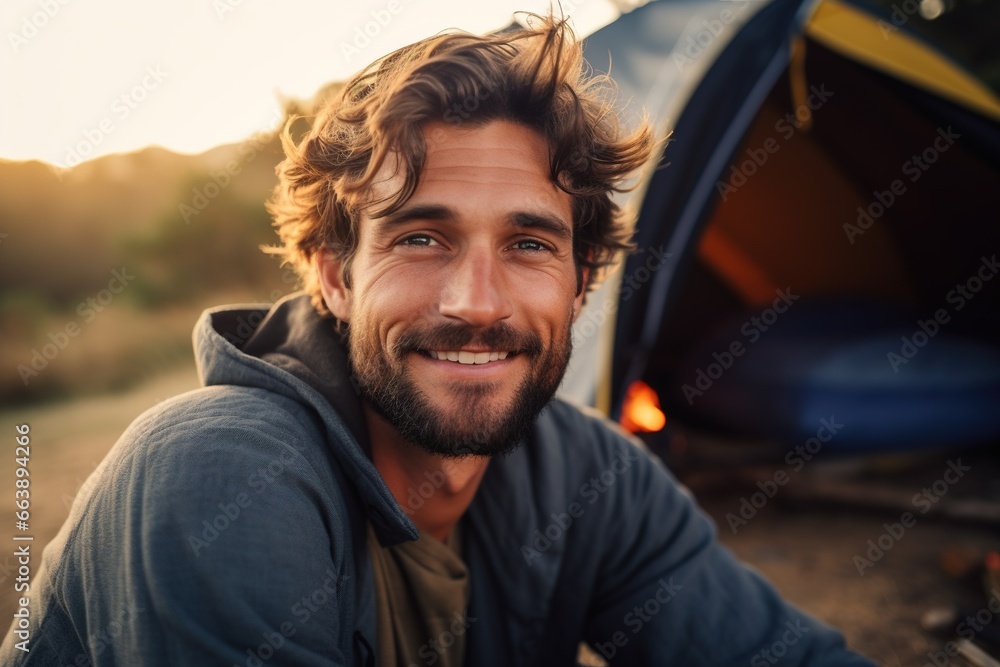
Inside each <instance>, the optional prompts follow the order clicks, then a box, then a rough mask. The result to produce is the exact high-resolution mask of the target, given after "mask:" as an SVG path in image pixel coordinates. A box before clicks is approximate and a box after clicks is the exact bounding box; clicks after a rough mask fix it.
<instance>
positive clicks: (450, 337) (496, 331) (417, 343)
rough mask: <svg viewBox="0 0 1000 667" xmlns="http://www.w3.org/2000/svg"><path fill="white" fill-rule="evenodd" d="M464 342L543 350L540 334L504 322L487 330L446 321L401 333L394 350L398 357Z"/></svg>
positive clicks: (453, 347)
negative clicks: (426, 327) (521, 329)
mask: <svg viewBox="0 0 1000 667" xmlns="http://www.w3.org/2000/svg"><path fill="white" fill-rule="evenodd" d="M467 345H473V346H476V347H486V348H489V349H492V350H508V351H510V352H517V353H519V354H527V355H529V356H538V355H539V354H541V353H542V350H543V346H542V340H541V337H539V336H538V334H536V333H534V332H530V331H518V330H517V329H515V328H514V327H513V326H511V325H510V324H508V323H506V322H497V323H496V324H493V325H491V326H489V327H488V328H486V329H481V328H479V327H472V326H469V325H467V324H461V323H459V322H449V323H446V324H441V325H438V326H435V327H433V328H430V329H411V330H409V331H406V332H405V333H403V334H402V335H401V336H400V337H399V339H398V340H397V341H396V344H395V345H394V346H393V352H394V353H395V355H396V356H397V357H401V356H403V355H405V354H408V353H410V352H425V351H427V350H457V349H459V348H462V347H465V346H467Z"/></svg>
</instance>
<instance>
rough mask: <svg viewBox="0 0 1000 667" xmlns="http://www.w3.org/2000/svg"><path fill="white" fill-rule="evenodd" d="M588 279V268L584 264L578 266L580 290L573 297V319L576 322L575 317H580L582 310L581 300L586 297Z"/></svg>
mask: <svg viewBox="0 0 1000 667" xmlns="http://www.w3.org/2000/svg"><path fill="white" fill-rule="evenodd" d="M589 279H590V269H589V268H588V267H586V266H581V267H580V292H579V294H577V295H576V298H575V299H573V321H574V322H576V318H578V317H580V312H581V311H582V310H583V302H584V299H586V297H587V281H588V280H589Z"/></svg>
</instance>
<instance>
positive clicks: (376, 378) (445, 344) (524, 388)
mask: <svg viewBox="0 0 1000 667" xmlns="http://www.w3.org/2000/svg"><path fill="white" fill-rule="evenodd" d="M571 322H572V318H568V319H567V323H566V325H565V327H564V330H563V331H561V332H559V334H558V335H557V336H556V338H555V339H554V340H553V343H552V345H551V347H549V348H548V349H545V347H544V346H543V344H542V341H541V338H540V337H539V336H538V335H537V334H535V333H533V332H518V331H516V330H515V329H514V328H513V327H512V326H511V325H509V324H507V323H505V322H499V323H497V324H495V325H493V326H491V327H489V328H488V329H485V330H482V331H480V332H478V333H477V332H476V331H475V330H474V329H473V328H472V327H469V326H467V325H464V324H459V323H448V324H443V325H440V326H438V327H434V328H433V329H426V330H411V331H407V332H405V333H404V334H403V335H402V336H401V337H400V339H399V340H398V341H397V342H396V344H395V345H394V346H393V347H392V349H391V350H386V349H385V348H384V347H383V346H382V344H381V342H380V341H379V340H378V334H377V331H376V330H375V328H374V327H364V326H349V327H348V347H349V350H350V359H351V366H352V367H353V370H354V374H355V378H356V380H357V386H358V390H359V392H360V394H361V397H362V398H363V399H364V400H366V401H367V402H368V404H369V405H370V406H371V407H372V408H373V409H374V410H375V411H376V412H378V413H379V414H380V415H381V416H382V417H383V418H384V419H385V420H386V421H388V422H389V423H390V424H391V425H392V426H393V427H394V428H395V429H396V430H397V431H398V432H399V434H400V435H401V436H402V437H403V438H404V439H405V440H407V441H408V442H410V443H413V444H415V445H417V446H419V447H420V448H422V449H423V450H424V451H426V452H429V453H431V454H436V455H440V456H446V457H452V458H462V457H466V456H487V457H493V456H502V455H505V454H508V453H510V452H512V451H514V450H515V449H517V447H518V446H520V445H521V444H522V443H523V442H524V441H525V439H526V438H527V436H528V434H529V432H530V430H531V426H532V424H534V422H535V419H536V418H537V417H538V414H539V413H540V412H541V411H542V410H543V409H544V408H545V406H546V405H548V403H549V401H551V400H552V397H553V396H554V395H555V393H556V390H557V389H558V388H559V383H560V382H562V378H563V375H564V374H565V372H566V367H567V365H568V364H569V358H570V354H571V352H572V346H573V343H572V336H571ZM467 345H475V346H477V347H485V348H488V349H492V350H509V351H510V352H512V353H515V354H516V356H523V357H525V360H526V361H527V365H528V368H529V371H528V373H527V374H526V375H525V377H524V379H523V380H522V381H521V383H520V384H519V385H518V387H517V388H516V390H515V392H514V396H513V398H512V399H511V400H510V401H509V404H508V405H506V406H505V405H498V404H497V400H496V397H497V393H498V392H499V391H500V389H501V383H500V382H497V381H482V382H477V381H468V380H467V381H455V382H453V383H451V384H450V386H447V387H446V388H447V389H448V392H447V393H448V394H449V395H450V396H451V397H452V398H451V399H450V400H451V405H450V406H448V407H447V408H439V407H436V406H434V405H432V403H431V401H430V400H429V398H428V397H427V395H426V394H425V393H424V392H422V391H421V390H420V389H419V387H418V386H417V382H416V379H415V378H414V377H413V371H412V366H410V365H409V364H407V357H408V356H409V355H410V354H413V353H416V354H421V355H426V354H427V351H428V350H458V349H460V348H462V347H465V346H467ZM512 356H514V355H513V354H512V355H509V356H508V359H509V358H511V357H512ZM452 363H453V362H452Z"/></svg>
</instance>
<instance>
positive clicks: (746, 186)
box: [643, 38, 1000, 449]
mask: <svg viewBox="0 0 1000 667" xmlns="http://www.w3.org/2000/svg"><path fill="white" fill-rule="evenodd" d="M678 140H683V137H679V138H678ZM668 155H669V148H668ZM998 176H1000V126H998V123H997V122H995V121H994V120H991V119H989V118H987V117H986V116H984V115H981V114H980V113H979V112H978V111H977V110H973V109H970V108H969V106H968V105H966V104H962V103H957V102H954V101H949V100H946V99H944V98H942V97H939V96H937V95H935V94H932V93H930V92H927V91H926V90H924V89H923V88H917V87H915V86H913V85H910V84H908V83H905V82H904V81H902V80H900V79H899V78H896V77H895V76H893V75H891V74H887V73H884V72H883V71H878V70H876V69H873V68H871V67H868V66H866V65H863V64H860V63H858V62H855V61H854V60H852V59H851V58H848V57H845V56H844V55H841V54H840V53H838V52H835V51H833V50H831V49H829V48H827V47H826V46H824V45H823V44H821V43H820V42H817V41H816V40H814V39H808V38H803V40H802V42H801V43H800V44H798V48H797V49H796V57H793V58H792V61H791V64H790V66H789V68H788V69H787V70H786V71H785V73H784V74H783V75H782V76H781V77H780V78H779V80H778V82H777V83H776V84H775V86H774V87H773V89H772V90H771V91H770V94H769V96H768V98H767V100H766V102H765V103H764V104H763V105H762V107H761V108H760V110H759V112H758V114H757V116H756V118H755V120H754V122H753V124H752V127H751V129H750V131H749V132H748V134H747V136H746V137H745V139H744V141H743V144H742V145H741V147H740V149H739V150H738V151H737V152H736V154H735V155H734V156H733V157H732V159H731V161H730V163H729V165H728V166H727V168H726V169H725V172H724V173H723V174H721V175H720V176H719V179H718V182H717V183H716V190H717V195H718V196H717V200H716V206H715V208H714V210H713V211H712V213H711V214H710V216H709V219H708V221H707V223H706V224H705V225H704V227H703V229H702V232H701V235H700V238H699V240H698V241H697V244H696V247H697V257H696V259H695V260H694V261H693V262H692V268H691V269H690V270H689V271H688V272H687V275H685V276H679V277H678V279H679V280H681V281H682V287H681V292H680V297H679V298H678V299H677V301H676V303H675V306H674V307H673V309H672V311H671V312H669V313H668V314H667V316H666V317H665V320H664V324H663V326H662V328H661V333H660V337H659V339H658V343H657V346H656V349H655V352H654V354H653V355H652V356H651V358H650V364H649V367H648V368H647V371H646V373H645V376H644V378H643V379H644V380H645V382H647V383H648V384H649V385H650V386H651V387H653V389H654V390H655V391H656V393H657V394H658V395H659V397H660V399H661V400H662V402H663V405H664V410H665V412H666V413H667V415H668V416H669V417H670V418H677V419H679V420H680V421H681V422H683V423H685V424H690V425H692V426H695V427H698V428H704V429H709V430H713V431H721V432H730V433H736V434H739V435H742V436H751V437H768V438H777V439H780V440H783V441H786V442H792V443H794V442H797V441H798V442H801V439H804V438H806V437H809V436H810V435H813V434H814V433H815V432H816V430H817V427H818V426H819V425H820V420H821V419H828V418H830V417H831V416H833V417H836V418H837V419H838V420H841V421H842V423H843V424H844V427H843V431H842V433H841V434H838V440H839V444H840V446H841V448H843V449H852V448H860V449H871V448H890V449H896V448H907V447H913V446H926V445H947V444H957V443H963V442H981V441H984V440H989V439H992V438H997V437H1000V427H998V426H997V424H996V423H995V422H996V420H994V419H992V417H991V414H992V412H993V411H994V410H995V408H996V406H997V405H1000V275H998V273H1000V265H997V263H996V261H997V257H998V254H1000V226H998V225H997V221H998V210H1000V206H998V204H1000V178H998ZM991 421H992V422H994V423H990V422H991Z"/></svg>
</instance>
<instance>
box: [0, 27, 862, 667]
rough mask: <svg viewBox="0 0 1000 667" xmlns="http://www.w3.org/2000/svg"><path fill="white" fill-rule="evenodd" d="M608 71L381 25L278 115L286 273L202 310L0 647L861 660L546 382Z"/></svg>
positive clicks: (9, 652) (18, 655)
mask: <svg viewBox="0 0 1000 667" xmlns="http://www.w3.org/2000/svg"><path fill="white" fill-rule="evenodd" d="M609 91H610V88H609V87H608V86H607V82H606V81H603V80H601V79H587V78H585V77H584V75H583V66H582V62H581V54H580V47H579V45H578V44H577V43H575V42H574V41H573V38H572V35H571V34H570V33H569V31H568V29H567V28H566V27H565V25H564V24H563V23H560V22H558V21H554V20H551V19H549V20H540V21H539V25H538V26H537V27H535V28H533V29H530V30H524V31H521V32H516V33H504V34H501V35H496V36H490V37H475V36H471V35H466V34H443V35H438V36H435V37H433V38H430V39H428V40H425V41H423V42H420V43H417V44H415V45H412V46H410V47H407V48H405V49H402V50H401V51H398V52H396V53H394V54H391V55H390V56H387V57H386V58H384V59H382V60H380V61H378V62H376V63H374V64H373V65H372V66H371V67H370V68H368V69H367V70H366V71H364V72H363V73H361V74H360V75H359V76H358V77H356V78H355V79H354V80H352V81H351V82H349V83H348V84H347V85H346V86H345V88H344V89H343V91H342V92H341V93H340V94H339V96H338V97H337V98H336V99H334V100H333V101H332V102H331V103H330V104H329V105H328V107H327V108H326V109H324V110H323V112H322V113H321V114H320V115H319V117H318V118H316V119H315V121H314V122H313V125H312V128H311V130H310V131H309V132H308V134H307V135H306V136H305V137H303V138H301V140H298V141H295V140H293V139H292V138H291V137H290V136H288V135H286V137H285V148H286V152H287V158H286V159H285V161H284V162H283V163H282V165H281V167H280V169H279V177H280V179H279V185H278V188H277V190H276V192H275V195H274V198H273V199H272V201H271V211H272V212H273V214H274V217H275V224H276V226H277V229H278V232H279V235H280V237H281V239H282V242H283V243H282V245H281V246H280V247H279V248H278V249H277V252H279V253H281V254H282V255H283V257H284V259H285V260H286V261H287V262H289V263H290V264H292V265H293V266H294V267H295V268H296V269H297V270H298V272H299V275H300V277H301V278H302V282H303V285H304V292H303V293H300V294H295V295H291V296H290V297H288V298H286V299H284V300H282V301H281V302H279V303H277V304H275V305H274V306H273V307H271V308H270V309H266V308H263V309H262V308H255V307H227V308H218V309H214V310H211V311H209V312H207V313H206V314H205V315H204V316H203V318H202V319H201V321H200V322H199V324H198V327H197V329H196V332H195V344H196V349H197V355H198V363H199V371H200V373H201V376H202V379H203V381H204V384H205V387H204V388H202V389H200V390H198V391H195V392H191V393H189V394H185V395H183V396H179V397H177V398H175V399H172V400H170V401H167V402H166V403H163V404H161V405H159V406H157V407H156V408H154V409H152V410H151V411H150V412H148V413H146V414H145V415H143V416H141V417H140V418H139V419H138V420H136V422H135V423H134V424H133V425H132V426H131V427H130V429H129V430H128V431H127V432H126V433H125V435H124V436H123V437H122V439H121V440H120V441H119V442H118V444H117V445H116V446H115V447H114V449H113V450H112V451H111V452H110V454H109V455H108V457H107V459H106V460H105V462H104V463H103V464H102V466H101V467H100V468H99V469H98V471H97V472H95V475H94V478H93V479H92V480H91V481H90V482H88V483H87V484H85V485H84V489H85V490H84V491H83V492H81V493H80V494H79V496H78V498H77V500H76V502H75V504H74V506H73V509H72V512H71V516H70V518H69V520H68V521H67V523H66V525H65V526H64V527H63V529H62V531H61V532H60V534H59V536H58V537H57V538H56V540H54V542H53V543H52V545H50V546H49V547H48V549H47V550H46V552H45V556H44V566H43V571H42V572H41V573H40V574H39V575H38V577H37V579H36V582H35V583H34V584H33V588H32V595H33V597H32V598H31V610H30V611H31V617H32V619H34V623H35V624H36V625H35V628H36V635H35V639H34V644H33V645H32V648H31V650H30V652H23V651H21V650H19V649H18V648H16V646H15V641H16V638H15V637H14V635H10V636H8V638H7V641H6V642H5V644H4V648H3V651H2V653H0V657H2V658H3V660H4V663H5V664H15V665H90V664H94V665H129V666H132V665H244V666H246V667H261V666H262V665H264V664H274V665H283V666H289V665H291V666H295V665H302V666H305V665H373V666H378V667H390V666H391V667H396V666H412V665H446V666H456V665H469V666H476V667H492V666H494V665H495V666H501V665H502V666H510V665H518V666H530V665H546V666H549V665H569V664H574V661H575V660H576V656H577V652H578V647H579V645H580V643H581V642H586V643H589V644H590V646H591V647H592V648H593V649H595V650H596V651H597V652H598V653H600V654H601V655H603V656H604V658H605V659H606V660H607V661H608V662H609V663H611V664H614V665H662V664H677V665H692V666H694V665H752V666H756V665H771V664H777V663H779V662H780V664H786V665H869V664H870V663H868V662H867V661H866V660H864V659H863V658H861V657H859V656H857V655H854V654H852V653H850V652H849V651H847V650H846V649H845V648H844V645H843V641H842V639H841V637H840V635H839V634H837V633H836V632H835V631H833V630H831V629H830V628H827V627H825V626H824V625H822V624H821V623H819V622H818V621H816V620H815V619H812V618H810V617H809V616H807V615H806V614H804V613H802V612H800V611H798V610H796V609H795V608H794V607H792V606H790V605H788V604H786V603H785V602H783V601H782V600H781V599H780V598H779V596H778V595H777V594H776V593H775V591H774V590H773V588H772V587H771V586H770V585H769V584H767V582H765V581H764V580H763V579H761V578H760V577H759V576H758V575H757V574H755V573H754V572H752V571H750V570H749V569H747V568H745V567H744V566H742V565H741V564H740V563H738V562H736V561H735V560H734V559H733V557H732V556H731V555H730V554H729V553H728V552H727V551H726V550H725V549H723V548H722V547H721V546H719V544H718V543H717V542H716V541H715V539H714V531H713V528H712V526H711V524H710V523H709V521H708V520H707V519H706V518H705V517H704V516H703V515H702V514H701V513H699V511H698V510H697V509H696V507H695V506H694V505H693V503H692V501H691V499H690V498H689V497H688V496H687V495H686V494H685V493H683V492H682V491H681V490H680V489H679V488H678V486H677V483H676V482H675V481H674V480H673V478H672V477H671V476H670V475H669V473H667V472H666V471H665V470H664V469H663V468H662V467H661V466H660V465H658V464H657V463H656V462H655V461H653V460H652V459H651V458H650V457H648V456H647V455H646V454H645V452H644V451H642V450H641V449H640V447H639V446H637V445H636V444H635V443H634V442H632V441H631V440H629V439H628V438H627V437H625V436H624V435H622V434H621V433H620V432H619V431H618V430H616V429H615V428H614V427H613V426H612V425H610V424H608V423H607V422H605V421H604V420H602V419H601V418H599V417H595V416H592V415H589V414H585V413H583V412H582V411H581V410H579V409H577V408H574V407H572V406H570V405H568V404H567V403H565V402H563V401H560V400H555V399H553V395H554V393H555V391H556V389H557V387H558V385H559V383H560V381H561V380H562V377H563V374H564V372H565V370H566V366H567V363H568V361H569V358H570V353H571V335H570V332H571V327H572V323H573V321H574V320H575V319H576V318H577V317H578V316H579V314H580V311H581V308H582V307H583V303H584V297H585V295H586V293H587V291H588V290H589V289H591V288H592V287H593V286H594V285H595V284H597V281H598V280H599V278H600V273H601V272H602V270H603V269H604V268H605V267H607V266H609V265H610V264H612V263H613V262H614V261H616V259H617V258H618V256H619V255H620V253H621V251H623V250H625V249H627V247H628V239H629V236H630V226H629V224H628V221H627V220H626V219H625V218H624V217H623V215H622V213H621V211H619V209H618V208H617V206H616V205H615V204H614V203H613V201H612V198H611V196H612V194H613V193H614V191H615V190H616V189H619V188H620V187H621V185H622V183H623V181H624V179H626V178H627V177H628V176H629V175H630V174H631V173H633V172H634V171H635V170H636V169H637V168H638V167H640V166H641V165H643V164H644V163H645V162H646V161H647V160H648V159H649V157H650V153H651V151H652V149H653V146H652V140H651V138H650V131H649V129H648V128H647V127H646V126H645V125H644V124H639V127H638V128H637V129H634V130H631V131H626V130H623V129H621V128H620V127H619V125H618V121H617V119H618V116H617V114H616V112H615V111H614V109H613V108H611V107H610V106H609V100H610V99H611V96H610V95H609ZM456 110H457V111H456ZM459 111H460V112H461V113H459Z"/></svg>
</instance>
